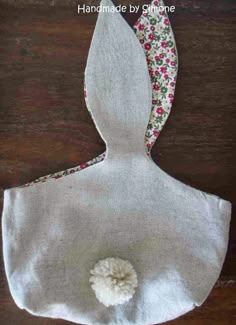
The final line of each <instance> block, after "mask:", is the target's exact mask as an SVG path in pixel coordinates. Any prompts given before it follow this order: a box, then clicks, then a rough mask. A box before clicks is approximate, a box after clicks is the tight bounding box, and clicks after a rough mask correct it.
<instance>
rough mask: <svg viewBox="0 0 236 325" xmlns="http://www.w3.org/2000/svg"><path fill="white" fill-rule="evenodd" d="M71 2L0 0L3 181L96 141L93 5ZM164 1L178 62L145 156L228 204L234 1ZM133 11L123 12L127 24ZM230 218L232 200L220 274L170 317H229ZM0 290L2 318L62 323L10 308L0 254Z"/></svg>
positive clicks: (232, 166) (233, 310) (194, 324)
mask: <svg viewBox="0 0 236 325" xmlns="http://www.w3.org/2000/svg"><path fill="white" fill-rule="evenodd" d="M78 3H83V2H82V1H67V2H66V4H65V1H60V0H53V1H49V2H47V3H46V4H45V1H43V0H37V1H36V0H17V1H16V0H0V39H1V42H0V188H1V189H2V190H3V189H5V188H8V187H13V186H18V185H22V184H24V183H26V182H29V181H32V180H34V179H35V178H37V177H40V176H43V175H47V174H49V173H53V172H56V171H60V170H63V169H66V168H69V167H72V166H76V165H78V164H80V163H82V162H85V161H87V160H89V159H91V158H93V157H95V156H97V155H98V154H99V153H101V152H103V151H104V150H105V145H104V143H103V141H102V140H101V138H100V137H99V135H98V133H97V131H96V129H95V127H94V125H93V122H92V121H91V119H90V116H89V114H88V112H87V110H86V106H85V102H84V98H83V78H84V68H85V64H86V59H87V53H88V49H89V45H90V41H91V37H92V33H93V29H94V26H95V21H96V15H94V14H93V15H92V14H89V15H79V16H78V15H77V10H76V9H77V5H78ZM87 3H89V1H88V2H87ZM92 3H93V4H94V3H96V2H95V1H92ZM119 3H122V4H129V3H130V1H120V2H119ZM132 3H133V4H137V3H140V4H141V3H142V4H143V3H144V1H132ZM173 3H174V4H175V5H176V12H175V14H172V15H171V16H170V19H171V22H172V25H173V28H174V31H175V36H176V41H177V46H178V52H179V65H180V68H179V74H178V82H177V89H176V96H175V102H174V106H173V111H172V113H171V116H170V118H169V120H168V122H167V124H166V126H165V128H164V130H163V132H162V133H161V135H160V137H159V139H158V141H157V143H156V144H155V146H154V148H153V151H152V156H153V159H154V160H155V162H156V163H157V164H158V165H159V166H160V167H161V168H163V169H164V170H165V171H166V172H168V173H169V174H170V175H172V176H174V177H176V178H178V179H179V180H181V181H183V182H185V183H187V184H190V185H192V186H194V187H196V188H199V189H201V190H203V191H207V192H210V193H214V194H216V195H219V196H221V197H223V198H225V199H228V200H230V201H232V202H233V203H234V204H236V198H235V188H234V187H235V185H236V182H235V180H236V150H235V149H236V148H235V140H236V132H235V121H236V110H235V107H236V100H235V86H236V82H235V56H236V55H235V54H236V53H235V34H236V24H235V18H234V17H235V16H234V10H235V1H223V0H219V1H210V0H205V1H201V0H199V1H191V0H189V1H187V0H180V1H177V0H176V1H174V0H173V1H166V4H173ZM136 18H137V17H135V18H134V16H131V15H129V14H127V15H126V19H128V21H129V23H130V24H132V21H134V20H135V19H136ZM1 194H2V192H1ZM1 203H2V200H1ZM235 218H236V216H235V206H234V209H233V214H232V224H231V232H230V242H229V249H228V253H227V257H226V260H225V264H224V267H223V270H222V274H221V279H222V280H224V281H225V282H223V283H219V286H220V287H218V288H215V289H214V290H213V291H212V293H211V295H210V296H209V298H208V299H207V301H206V302H205V303H204V305H203V306H202V307H201V308H198V309H196V310H194V311H193V312H191V313H188V314H187V315H185V316H183V317H181V318H180V319H178V320H175V321H173V322H170V324H176V325H177V324H178V325H208V324H210V325H211V324H214V325H227V324H234V323H235V322H236V318H235V317H236V287H235V284H234V283H235V282H233V281H231V282H228V281H229V280H235V279H236V240H235V238H236V236H235V233H236V226H235ZM227 284H228V286H227ZM0 299H1V304H0V323H1V324H4V325H13V324H14V325H18V324H19V325H20V324H24V325H31V324H35V325H37V324H66V323H67V322H64V321H59V320H58V321H57V320H49V319H44V318H37V317H33V316H31V315H29V314H28V313H26V312H25V311H22V310H20V309H18V308H17V307H16V305H15V304H14V302H13V300H12V298H11V296H10V293H9V289H8V285H7V282H6V278H5V273H4V266H3V263H2V258H1V266H0ZM166 324H168V323H166Z"/></svg>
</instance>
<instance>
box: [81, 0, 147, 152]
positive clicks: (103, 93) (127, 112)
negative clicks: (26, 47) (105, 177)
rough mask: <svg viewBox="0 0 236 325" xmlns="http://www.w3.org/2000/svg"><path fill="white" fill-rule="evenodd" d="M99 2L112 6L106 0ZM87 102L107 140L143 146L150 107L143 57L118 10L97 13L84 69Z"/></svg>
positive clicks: (145, 65)
mask: <svg viewBox="0 0 236 325" xmlns="http://www.w3.org/2000/svg"><path fill="white" fill-rule="evenodd" d="M101 5H103V6H105V7H106V8H110V9H112V7H113V8H114V5H113V3H112V2H111V1H110V0H103V1H102V2H101ZM85 83H86V92H87V103H88V106H89V108H90V110H91V113H92V116H93V118H94V120H95V123H96V126H97V128H98V130H99V132H100V134H101V136H102V138H103V139H104V140H105V142H107V140H108V141H109V142H110V143H111V142H112V143H116V144H117V143H121V142H122V143H125V142H127V137H128V138H129V145H130V147H135V145H136V144H137V143H139V144H140V143H141V142H142V145H144V136H145V132H146V128H147V124H148V120H149V116H150V110H151V97H152V94H151V84H150V77H149V73H148V67H147V63H146V57H145V54H144V51H143V49H142V46H141V45H140V43H139V41H138V40H137V37H136V36H135V34H134V32H133V30H132V29H131V28H130V26H129V25H128V23H127V22H126V21H125V20H124V18H123V17H122V16H121V14H120V13H118V12H115V13H112V12H111V11H109V12H103V11H102V12H100V13H99V16H98V20H97V23H96V27H95V31H94V35H93V39H92V43H91V47H90V51H89V55H88V61H87V67H86V71H85Z"/></svg>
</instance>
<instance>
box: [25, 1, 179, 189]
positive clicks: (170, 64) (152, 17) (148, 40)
mask: <svg viewBox="0 0 236 325" xmlns="http://www.w3.org/2000/svg"><path fill="white" fill-rule="evenodd" d="M163 6H164V4H163V1H162V0H155V1H152V3H151V4H150V6H149V8H150V7H157V8H158V7H163ZM133 30H134V32H135V34H136V36H137V38H138V39H139V41H140V44H141V45H142V47H143V49H144V51H145V54H146V58H147V65H148V69H149V74H150V79H151V84H152V108H151V114H150V120H149V123H148V126H147V130H146V134H145V145H146V151H147V154H148V155H150V151H151V148H152V146H153V144H154V143H155V141H156V139H157V138H158V136H159V134H160V132H161V130H162V129H163V126H164V125H165V123H166V121H167V118H168V116H169V114H170V111H171V107H172V103H173V100H174V92H175V84H176V77H177V65H178V62H177V50H176V45H175V40H174V35H173V31H172V29H171V26H170V21H169V18H168V16H167V14H166V12H165V11H160V10H150V11H148V10H147V11H145V12H143V14H142V15H141V17H140V18H139V19H138V20H137V22H136V23H135V24H134V26H133ZM84 95H85V101H86V105H87V108H88V110H89V112H90V108H89V106H88V103H87V100H86V85H85V89H84ZM105 155H106V154H105V153H103V154H101V155H99V156H98V157H96V158H94V159H92V160H90V161H88V162H86V163H83V164H80V165H79V166H76V167H74V168H69V169H66V170H64V171H60V172H57V173H53V174H50V175H47V176H43V177H40V178H38V179H36V180H35V181H33V182H31V183H27V184H25V185H23V186H22V187H26V186H31V185H33V184H36V183H39V182H45V181H46V180H47V179H49V178H54V179H58V178H60V177H63V176H67V175H69V174H72V173H75V172H78V171H80V170H82V169H84V168H86V167H88V166H91V165H93V164H95V163H98V162H100V161H102V160H103V159H104V158H105Z"/></svg>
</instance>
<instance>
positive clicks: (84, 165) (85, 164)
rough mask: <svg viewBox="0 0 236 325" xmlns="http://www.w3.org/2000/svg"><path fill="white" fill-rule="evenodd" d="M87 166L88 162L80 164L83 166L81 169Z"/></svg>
mask: <svg viewBox="0 0 236 325" xmlns="http://www.w3.org/2000/svg"><path fill="white" fill-rule="evenodd" d="M86 167H88V164H87V163H84V164H81V165H80V168H81V169H83V168H86Z"/></svg>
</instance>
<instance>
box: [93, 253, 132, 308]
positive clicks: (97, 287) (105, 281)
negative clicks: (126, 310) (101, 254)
mask: <svg viewBox="0 0 236 325" xmlns="http://www.w3.org/2000/svg"><path fill="white" fill-rule="evenodd" d="M90 273H91V274H92V276H91V277H90V279H89V281H90V282H91V283H92V288H93V290H94V292H95V295H96V297H97V299H98V300H99V301H100V302H101V303H102V304H104V305H105V306H106V307H109V306H115V305H119V304H123V303H125V302H127V301H129V300H130V299H131V298H132V297H133V295H134V293H135V288H136V287H137V286H138V279H137V274H136V272H135V270H134V268H133V266H132V264H131V263H130V262H128V261H125V260H122V259H120V258H114V257H108V258H106V259H104V260H100V261H98V262H97V263H96V264H95V266H94V269H93V270H91V271H90Z"/></svg>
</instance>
